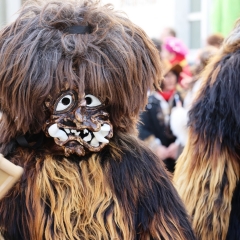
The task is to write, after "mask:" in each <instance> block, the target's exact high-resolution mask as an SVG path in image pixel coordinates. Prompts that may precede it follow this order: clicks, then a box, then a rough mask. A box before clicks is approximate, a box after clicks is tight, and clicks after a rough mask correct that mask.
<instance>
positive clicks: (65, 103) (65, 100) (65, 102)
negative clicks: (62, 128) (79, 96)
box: [56, 94, 73, 111]
mask: <svg viewBox="0 0 240 240" xmlns="http://www.w3.org/2000/svg"><path fill="white" fill-rule="evenodd" d="M72 102H73V98H72V95H70V94H67V95H65V96H63V97H62V98H61V99H60V100H59V101H58V103H57V107H56V111H64V110H65V109H67V108H68V107H69V106H70V105H71V104H72Z"/></svg>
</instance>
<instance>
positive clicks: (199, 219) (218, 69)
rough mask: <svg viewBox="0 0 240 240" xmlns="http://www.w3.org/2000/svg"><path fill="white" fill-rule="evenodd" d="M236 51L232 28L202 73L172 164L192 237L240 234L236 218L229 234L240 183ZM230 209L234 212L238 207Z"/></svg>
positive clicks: (239, 35) (237, 32)
mask: <svg viewBox="0 0 240 240" xmlns="http://www.w3.org/2000/svg"><path fill="white" fill-rule="evenodd" d="M239 48H240V24H237V25H236V28H235V29H234V31H233V32H232V34H231V35H230V36H229V38H227V39H226V41H225V42H224V45H223V47H222V49H221V50H220V51H219V53H218V54H217V55H216V56H215V58H214V59H213V61H212V62H211V64H210V65H209V66H208V67H207V69H206V70H205V72H204V73H203V75H202V76H203V81H204V82H203V85H202V89H201V90H200V91H199V95H198V97H197V99H196V101H195V103H194V105H193V108H192V110H191V111H190V114H189V117H190V120H189V140H188V143H187V145H186V147H185V149H184V151H183V153H182V155H181V156H180V158H179V159H178V161H177V165H176V170H175V175H174V182H175V185H176V188H177V190H178V192H179V194H180V196H181V197H182V199H183V201H184V203H185V205H186V207H187V210H188V213H189V214H190V216H192V224H193V228H194V230H195V233H196V236H197V239H203V240H208V239H209V240H212V239H219V240H225V239H239V238H238V237H236V236H240V231H239V229H240V225H239V223H240V222H239V219H238V218H239V217H236V219H235V220H234V221H235V223H233V222H232V223H231V224H234V227H233V225H232V227H231V229H232V230H231V231H232V232H228V231H229V224H230V222H229V221H230V214H232V213H231V209H232V207H233V205H232V204H233V203H232V198H233V194H234V193H235V190H236V186H237V184H238V183H239V179H240V151H239V149H240V138H239V131H240V121H239V113H240V105H239V99H240V84H239V76H240V72H239V69H240V51H239ZM236 196H237V195H236ZM234 207H235V211H236V209H237V211H239V209H240V205H239V203H238V205H236V206H234ZM233 214H237V213H233ZM234 218H235V217H233V219H234ZM227 235H228V237H227ZM226 237H227V238H226Z"/></svg>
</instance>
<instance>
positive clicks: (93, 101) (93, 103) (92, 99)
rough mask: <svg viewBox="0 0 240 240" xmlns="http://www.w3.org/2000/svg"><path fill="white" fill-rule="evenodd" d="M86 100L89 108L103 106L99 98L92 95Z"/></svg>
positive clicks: (87, 96)
mask: <svg viewBox="0 0 240 240" xmlns="http://www.w3.org/2000/svg"><path fill="white" fill-rule="evenodd" d="M85 100H86V103H87V107H96V106H99V105H101V104H102V103H101V102H100V100H99V99H98V98H96V97H95V96H93V95H91V94H88V95H86V96H85Z"/></svg>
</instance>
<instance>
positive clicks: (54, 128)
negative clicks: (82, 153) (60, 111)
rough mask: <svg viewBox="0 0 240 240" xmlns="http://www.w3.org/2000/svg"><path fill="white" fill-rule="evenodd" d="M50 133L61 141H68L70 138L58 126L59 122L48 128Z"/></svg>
mask: <svg viewBox="0 0 240 240" xmlns="http://www.w3.org/2000/svg"><path fill="white" fill-rule="evenodd" d="M48 133H49V135H50V136H51V137H53V138H58V139H59V140H60V141H66V140H67V139H68V135H67V134H66V133H65V132H64V131H63V130H61V129H59V128H58V126H57V123H55V124H53V125H52V126H51V127H49V128H48Z"/></svg>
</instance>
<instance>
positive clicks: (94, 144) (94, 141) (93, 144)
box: [90, 137, 99, 147]
mask: <svg viewBox="0 0 240 240" xmlns="http://www.w3.org/2000/svg"><path fill="white" fill-rule="evenodd" d="M90 144H91V146H93V147H98V146H99V142H98V140H97V139H96V138H95V137H94V138H93V139H92V141H91V143H90Z"/></svg>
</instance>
